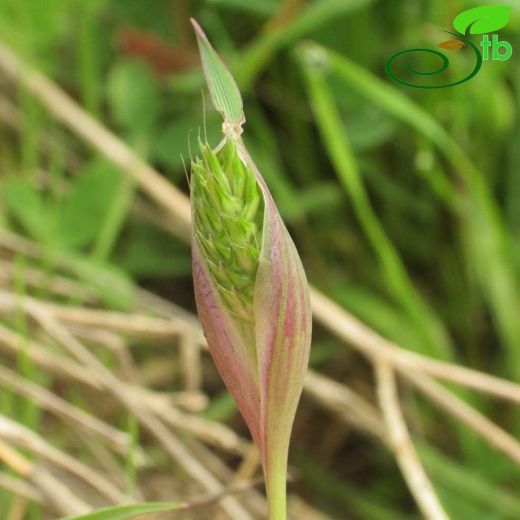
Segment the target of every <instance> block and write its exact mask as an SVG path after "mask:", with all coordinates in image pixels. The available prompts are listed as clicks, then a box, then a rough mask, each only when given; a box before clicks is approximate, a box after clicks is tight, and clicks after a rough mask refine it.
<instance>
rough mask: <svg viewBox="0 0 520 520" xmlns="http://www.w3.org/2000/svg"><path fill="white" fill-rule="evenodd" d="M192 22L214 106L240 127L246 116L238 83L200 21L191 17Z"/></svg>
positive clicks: (225, 120)
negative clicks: (214, 47)
mask: <svg viewBox="0 0 520 520" xmlns="http://www.w3.org/2000/svg"><path fill="white" fill-rule="evenodd" d="M191 24H192V25H193V29H194V30H195V35H196V36H197V44H198V46H199V52H200V58H201V62H202V69H203V71H204V76H205V78H206V83H207V85H208V89H209V93H210V96H211V101H212V103H213V106H214V107H215V109H216V110H217V111H218V112H220V113H221V114H222V117H223V118H224V122H225V123H228V124H230V125H232V126H238V127H240V126H241V125H242V124H243V123H244V121H245V116H244V110H243V104H242V96H241V95H240V90H239V89H238V85H237V84H236V82H235V79H234V78H233V76H232V75H231V72H230V71H229V69H228V68H227V66H226V64H225V63H224V62H223V61H222V59H221V58H220V56H219V55H218V54H217V52H216V51H215V49H213V47H212V46H211V43H210V42H209V40H208V38H207V36H206V34H205V33H204V31H203V30H202V28H201V26H200V25H199V24H198V22H197V21H196V20H195V19H194V18H191Z"/></svg>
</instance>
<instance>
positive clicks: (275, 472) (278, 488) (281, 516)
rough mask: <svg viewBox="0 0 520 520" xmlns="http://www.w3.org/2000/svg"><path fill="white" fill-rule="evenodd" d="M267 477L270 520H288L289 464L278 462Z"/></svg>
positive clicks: (273, 465) (271, 467)
mask: <svg viewBox="0 0 520 520" xmlns="http://www.w3.org/2000/svg"><path fill="white" fill-rule="evenodd" d="M267 471H268V474H267V475H266V483H265V487H266V491H267V503H268V505H269V520H287V489H286V488H287V464H286V462H284V461H279V460H276V461H274V463H273V464H271V465H269V468H268V470H267Z"/></svg>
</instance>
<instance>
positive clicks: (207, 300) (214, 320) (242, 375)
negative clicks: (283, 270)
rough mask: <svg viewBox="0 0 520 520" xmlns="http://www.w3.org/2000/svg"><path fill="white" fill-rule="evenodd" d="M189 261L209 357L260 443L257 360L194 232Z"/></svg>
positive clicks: (253, 435) (258, 443) (254, 437)
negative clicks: (212, 273) (211, 358)
mask: <svg viewBox="0 0 520 520" xmlns="http://www.w3.org/2000/svg"><path fill="white" fill-rule="evenodd" d="M194 221H195V219H194ZM192 264H193V283H194V288H195V300H196V303H197V311H198V314H199V319H200V322H201V324H202V328H203V330H204V335H205V336H206V340H207V342H208V346H209V348H210V352H211V356H212V357H213V360H214V362H215V365H216V366H217V369H218V371H219V373H220V375H221V377H222V379H223V380H224V383H225V384H226V387H227V388H228V390H229V391H230V393H231V395H232V396H233V398H234V399H235V401H236V403H237V405H238V409H239V410H240V413H241V414H242V416H243V417H244V420H245V421H246V424H247V426H248V428H249V431H250V432H251V435H252V437H253V439H254V441H255V444H256V445H257V446H260V439H261V436H260V392H259V387H258V378H257V374H256V363H255V362H254V360H251V359H250V356H248V351H249V349H248V348H247V346H246V345H245V339H244V338H243V335H242V334H241V333H240V330H239V328H238V325H237V323H236V322H235V320H234V319H233V318H232V317H231V315H230V314H229V312H228V311H227V308H226V306H225V305H224V304H223V302H222V299H221V297H220V295H219V291H218V289H217V287H216V286H215V283H214V281H213V280H212V277H211V274H210V271H209V269H208V265H207V262H206V260H205V259H204V258H203V255H201V249H200V247H199V245H198V243H197V240H196V238H195V234H193V237H192Z"/></svg>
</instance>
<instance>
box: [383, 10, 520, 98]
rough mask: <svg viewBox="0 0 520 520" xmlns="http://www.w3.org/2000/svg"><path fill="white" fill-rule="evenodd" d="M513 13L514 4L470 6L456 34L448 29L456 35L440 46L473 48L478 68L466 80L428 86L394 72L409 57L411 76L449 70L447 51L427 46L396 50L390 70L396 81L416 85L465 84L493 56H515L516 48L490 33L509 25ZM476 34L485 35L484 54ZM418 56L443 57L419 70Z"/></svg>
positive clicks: (456, 24)
mask: <svg viewBox="0 0 520 520" xmlns="http://www.w3.org/2000/svg"><path fill="white" fill-rule="evenodd" d="M510 12H511V7H509V6H503V5H486V6H482V7H475V8H473V9H468V10H467V11H464V12H462V13H460V14H459V15H458V16H457V17H456V18H455V19H454V20H453V27H454V28H455V30H456V31H457V32H456V33H455V32H450V31H445V32H446V33H448V34H450V35H452V36H454V37H455V38H453V39H450V40H446V41H444V42H442V43H439V44H438V46H437V47H439V48H440V49H443V50H445V51H457V50H459V49H462V48H464V47H467V48H468V49H469V50H471V51H472V54H473V59H474V67H473V69H472V70H471V71H470V72H469V73H468V74H467V75H466V76H465V77H463V78H462V79H459V80H454V81H451V82H449V83H443V84H432V85H428V84H426V83H420V82H419V83H416V82H412V81H408V80H405V79H401V78H399V77H398V75H397V74H396V73H395V72H394V67H395V65H396V64H397V63H398V61H401V60H402V59H403V58H408V59H407V60H406V70H407V71H408V72H409V73H410V74H411V75H413V76H416V77H418V78H425V79H426V78H431V77H433V76H437V75H439V74H441V73H442V72H444V71H445V70H447V69H448V67H449V65H450V60H449V59H448V57H447V56H446V55H445V54H444V53H443V52H441V51H438V50H435V49H426V48H417V49H407V50H404V51H399V52H396V53H395V54H393V55H392V56H390V58H388V60H387V62H386V65H385V69H386V73H387V74H388V76H389V77H390V78H391V79H392V80H393V81H395V82H396V83H400V84H401V85H406V86H407V87H413V88H447V87H454V86H455V85H460V84H461V83H465V82H466V81H469V80H470V79H471V78H473V77H474V76H476V75H477V74H478V72H479V71H480V68H481V67H482V62H483V61H488V60H489V59H491V60H494V61H505V60H508V59H510V58H511V56H512V55H513V47H512V46H511V44H510V43H509V42H507V41H499V39H498V35H497V34H493V36H492V38H491V39H490V37H489V35H488V34H487V33H491V32H495V31H498V30H500V29H502V28H503V27H505V26H506V25H507V23H508V22H509V16H510ZM473 34H482V35H483V37H482V41H481V43H480V45H479V46H480V47H482V53H481V52H480V49H479V47H477V45H475V44H474V43H473V42H472V41H471V40H470V36H471V35H473ZM418 55H421V56H423V57H426V56H429V57H433V58H434V59H436V60H440V61H439V65H438V66H437V67H436V68H434V69H433V70H428V71H423V70H419V69H418V68H417V67H416V65H415V63H414V57H417V56H418Z"/></svg>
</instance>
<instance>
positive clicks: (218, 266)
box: [192, 139, 264, 321]
mask: <svg viewBox="0 0 520 520" xmlns="http://www.w3.org/2000/svg"><path fill="white" fill-rule="evenodd" d="M199 145H200V151H201V155H202V158H197V159H195V160H194V161H193V163H192V172H193V173H192V190H193V195H192V197H193V203H194V212H195V219H196V221H197V223H198V224H200V225H197V226H195V230H196V231H195V234H196V238H197V241H198V244H199V245H200V247H201V248H202V249H203V250H204V252H205V255H204V256H205V258H206V260H207V262H208V266H209V269H210V272H211V275H212V277H213V280H214V282H215V284H216V285H217V287H218V290H219V293H220V296H221V297H222V300H223V301H224V302H225V304H226V306H227V307H228V309H229V311H230V312H231V313H232V314H233V315H234V316H235V317H237V318H239V319H241V320H244V321H249V320H250V319H251V316H252V313H251V312H250V309H251V306H252V303H253V289H254V281H255V277H256V271H257V267H258V258H259V254H260V245H261V240H262V223H263V213H264V211H263V202H262V196H261V193H260V188H259V186H258V184H257V181H256V178H255V175H254V173H253V171H252V170H251V168H249V167H247V166H246V165H245V164H244V162H243V161H242V160H241V158H240V157H239V155H238V153H237V150H236V146H235V144H234V143H233V142H232V141H231V140H229V139H228V140H226V142H225V143H224V145H223V146H222V147H221V148H220V149H219V150H216V151H214V150H212V149H211V147H210V146H208V145H207V144H204V143H202V142H200V143H199Z"/></svg>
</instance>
